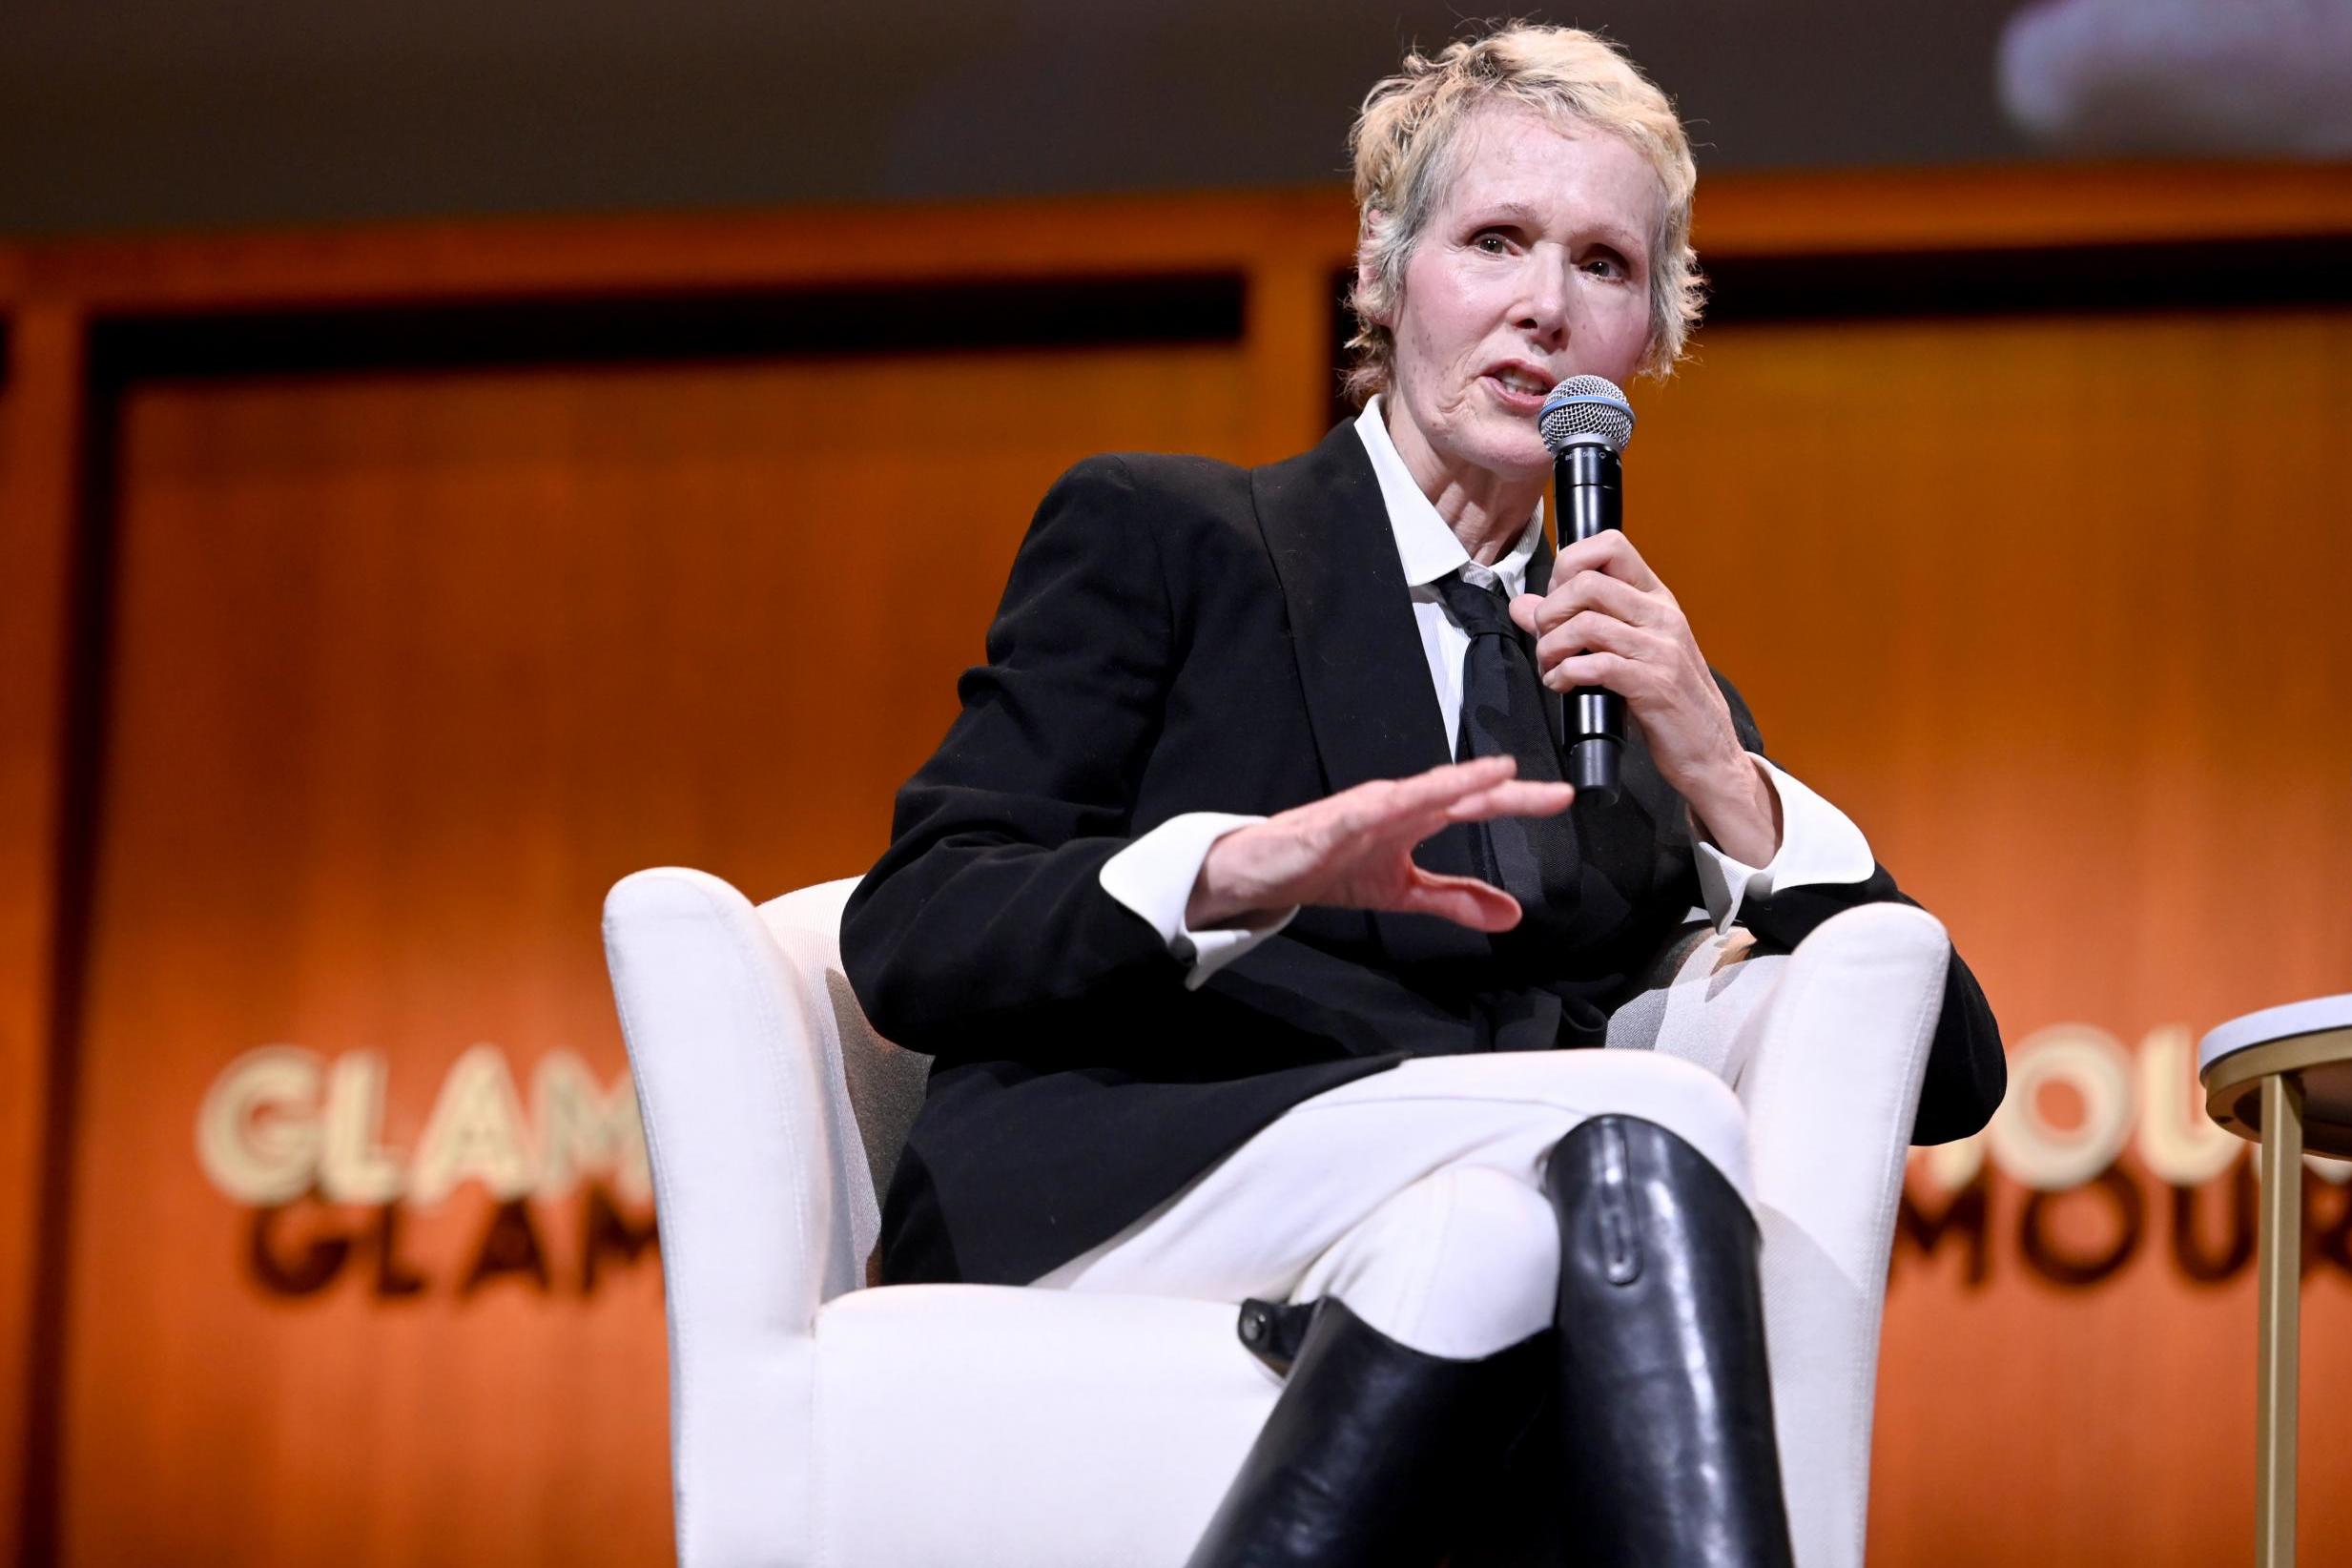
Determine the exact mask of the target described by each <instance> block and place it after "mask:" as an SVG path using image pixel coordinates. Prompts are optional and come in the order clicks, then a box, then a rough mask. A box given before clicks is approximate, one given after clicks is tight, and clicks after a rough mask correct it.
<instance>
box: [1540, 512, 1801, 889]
mask: <svg viewBox="0 0 2352 1568" xmlns="http://www.w3.org/2000/svg"><path fill="white" fill-rule="evenodd" d="M1511 618H1512V620H1514V621H1516V623H1518V626H1519V629H1521V630H1522V631H1525V632H1527V633H1528V634H1529V635H1531V636H1533V637H1534V638H1535V639H1536V672H1537V675H1538V676H1539V677H1540V678H1541V679H1542V681H1543V684H1544V685H1545V686H1547V687H1549V688H1551V689H1552V690H1553V691H1573V690H1575V689H1576V688H1578V687H1579V686H1600V687H1606V688H1607V689H1608V690H1610V691H1615V692H1616V693H1617V694H1618V695H1620V696H1621V697H1623V698H1624V699H1625V706H1626V708H1627V709H1628V710H1629V711H1630V712H1632V714H1633V716H1634V717H1635V718H1636V719H1639V720H1640V724H1641V735H1642V738H1643V739H1644V740H1645V741H1647V742H1648V744H1649V750H1650V756H1651V759H1652V760H1653V761H1654V762H1656V763H1657V765H1658V771H1659V773H1660V774H1661V776H1663V777H1664V779H1665V781H1666V782H1667V783H1668V784H1670V785H1672V786H1673V787H1674V790H1675V793H1676V794H1680V795H1681V797H1682V798H1683V799H1684V800H1686V801H1688V802H1690V806H1691V810H1692V811H1694V812H1696V813H1697V814H1698V815H1699V818H1700V820H1701V821H1702V823H1703V824H1705V825H1706V827H1707V828H1708V829H1709V831H1710V832H1712V833H1713V834H1714V836H1715V839H1716V842H1717V843H1719V844H1721V845H1723V848H1724V849H1725V850H1726V851H1727V852H1729V853H1730V854H1732V855H1733V856H1735V857H1736V858H1739V859H1742V860H1745V861H1747V862H1748V863H1749V864H1751V865H1763V864H1764V863H1765V862H1766V861H1768V860H1770V859H1771V858H1772V855H1773V851H1774V850H1775V849H1776V848H1777V847H1778V844H1779V841H1780V838H1779V829H1778V824H1777V820H1776V812H1775V809H1774V805H1775V797H1774V796H1773V794H1772V793H1771V790H1770V788H1769V786H1767V785H1766V784H1765V783H1764V776H1763V774H1760V773H1759V772H1758V771H1757V770H1756V768H1755V766H1754V764H1753V763H1751V762H1750V761H1749V760H1748V756H1747V753H1746V749H1745V748H1743V746H1742V745H1741V744H1740V733H1739V731H1738V730H1736V729H1734V728H1733V726H1732V722H1731V705H1730V704H1729V703H1727V702H1725V701H1724V700H1723V688H1722V687H1720V686H1717V685H1716V684H1715V675H1714V672H1713V671H1710V670H1709V669H1708V668H1707V661H1706V656H1705V655H1704V654H1702V653H1701V652H1700V651H1699V644H1698V642H1697V640H1696V639H1695V638H1693V637H1692V635H1691V630H1690V622H1689V620H1688V619H1686V618H1685V617H1684V616H1683V614H1682V607H1681V605H1680V604H1679V603H1677V602H1676V600H1675V597H1674V595H1673V593H1672V592H1670V591H1669V590H1668V589H1667V588H1666V585H1665V584H1664V583H1662V582H1661V581H1659V578H1658V573H1656V572H1654V571H1652V570H1651V569H1650V566H1649V563H1648V562H1646V561H1644V560H1642V559H1641V552H1640V550H1637V549H1635V548H1634V547H1633V542H1632V541H1631V540H1629V539H1627V538H1626V537H1625V536H1624V535H1623V534H1622V533H1620V532H1618V531H1617V530H1616V529H1614V528H1612V529H1608V530H1606V531H1604V532H1601V533H1598V534H1595V535H1594V536H1593V537H1592V538H1590V539H1579V540H1577V541H1576V542H1575V543H1573V544H1570V545H1568V546H1566V547H1563V548H1562V549H1561V550H1560V552H1559V559H1558V561H1557V562H1556V563H1555V564H1554V566H1553V568H1552V588H1551V591H1550V592H1548V593H1546V594H1544V595H1543V596H1542V597H1540V598H1538V597H1537V596H1536V595H1535V594H1532V593H1522V594H1520V595H1519V596H1518V597H1517V598H1516V599H1514V600H1513V601H1512V602H1511ZM1743 852H1744V853H1743Z"/></svg>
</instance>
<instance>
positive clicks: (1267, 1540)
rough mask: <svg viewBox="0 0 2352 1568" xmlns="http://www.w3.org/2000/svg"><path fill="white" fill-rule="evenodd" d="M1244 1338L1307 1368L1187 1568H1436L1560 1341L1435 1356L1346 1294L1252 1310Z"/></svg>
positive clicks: (1542, 1339)
mask: <svg viewBox="0 0 2352 1568" xmlns="http://www.w3.org/2000/svg"><path fill="white" fill-rule="evenodd" d="M1300 1326H1303V1328H1304V1332H1303V1334H1300V1333H1299V1332H1298V1329H1299V1327H1300ZM1241 1335H1242V1341H1243V1343H1244V1344H1246V1345H1248V1347H1249V1348H1250V1349H1251V1350H1253V1351H1257V1352H1258V1353H1259V1354H1260V1355H1262V1356H1265V1357H1266V1358H1267V1359H1268V1360H1269V1361H1271V1362H1272V1363H1273V1364H1275V1365H1276V1366H1280V1365H1282V1364H1283V1362H1284V1361H1285V1360H1287V1359H1289V1353H1290V1351H1292V1350H1293V1349H1295V1352H1296V1359H1295V1360H1294V1361H1291V1362H1290V1367H1289V1381H1288V1383H1287V1384H1286V1385H1285V1386H1284V1388H1283V1391H1282V1396H1281V1398H1279V1399H1277V1400H1276V1401H1275V1402H1274V1409H1273V1413H1272V1414H1270V1415H1269V1416H1268V1417H1267V1421H1266V1426H1265V1428H1264V1430H1262V1431H1261V1432H1260V1433H1259V1434H1258V1439H1257V1441H1256V1442H1255V1443H1254V1444H1252V1445H1251V1446H1250V1450H1249V1456H1248V1458H1247V1459H1245V1460H1243V1461H1242V1468H1241V1473H1240V1474H1239V1475H1236V1476H1235V1477H1234V1478H1233V1483H1232V1485H1231V1486H1230V1487H1228V1489H1227V1491H1226V1495H1225V1500H1224V1501H1223V1502H1222V1503H1220V1504H1218V1506H1217V1513H1216V1516H1215V1517H1214V1518H1212V1519H1210V1520H1209V1523H1208V1529H1207V1533H1206V1534H1204V1535H1203V1536H1202V1537H1201V1541H1200V1544H1199V1545H1197V1546H1195V1547H1194V1548H1193V1549H1192V1556H1191V1557H1190V1558H1188V1559H1187V1568H1435V1565H1436V1563H1437V1560H1438V1558H1440V1557H1442V1556H1443V1555H1444V1553H1445V1550H1446V1546H1447V1544H1448V1536H1449V1535H1450V1533H1451V1530H1452V1528H1453V1525H1454V1523H1455V1518H1454V1511H1455V1508H1457V1507H1458V1506H1459V1502H1460V1498H1459V1496H1458V1493H1459V1491H1460V1483H1461V1482H1462V1480H1463V1479H1464V1478H1465V1476H1466V1475H1469V1474H1470V1473H1471V1472H1472V1471H1473V1470H1474V1469H1475V1467H1477V1466H1478V1465H1480V1464H1482V1463H1491V1462H1493V1460H1494V1458H1495V1456H1496V1455H1499V1454H1500V1453H1501V1452H1502V1451H1503V1449H1504V1448H1505V1447H1506V1446H1507V1445H1509V1443H1510V1442H1511V1441H1512V1440H1513V1439H1514V1438H1515V1437H1516V1435H1517V1434H1518V1433H1519V1431H1520V1429H1521V1428H1523V1427H1524V1426H1525V1425H1526V1424H1527V1420H1528V1418H1529V1416H1530V1415H1532V1414H1533V1413H1534V1412H1535V1410H1536V1408H1537V1405H1538V1404H1539V1403H1540V1401H1541V1398H1542V1394H1543V1382H1544V1379H1545V1377H1546V1375H1547V1372H1548V1367H1547V1363H1548V1362H1549V1361H1550V1360H1551V1358H1552V1357H1551V1351H1550V1345H1549V1341H1550V1339H1551V1337H1552V1336H1551V1335H1550V1334H1549V1333H1540V1334H1536V1335H1533V1336H1531V1337H1530V1338H1528V1339H1524V1340H1521V1341H1520V1342H1519V1343H1518V1344H1517V1345H1515V1346H1512V1347H1511V1348H1510V1349H1508V1350H1505V1351H1499V1352H1498V1353H1496V1354H1494V1355H1490V1356H1486V1357H1483V1358H1481V1359H1478V1360H1471V1361H1458V1360H1455V1359H1453V1358H1452V1357H1448V1356H1441V1355H1431V1354H1428V1353H1426V1352H1424V1351H1416V1350H1413V1348H1412V1347H1411V1346H1407V1345H1400V1344H1398V1343H1397V1342H1396V1341H1395V1340H1393V1339H1391V1338H1390V1337H1389V1336H1388V1335H1386V1334H1384V1333H1382V1332H1381V1331H1379V1330H1377V1329H1375V1328H1373V1327H1372V1325H1371V1324H1369V1323H1366V1322H1365V1321H1364V1320H1363V1319H1362V1318H1360V1317H1358V1316H1356V1315H1355V1313H1354V1312H1352V1311H1351V1310H1349V1309H1348V1306H1347V1304H1346V1303H1345V1302H1343V1301H1341V1300H1339V1299H1338V1298H1337V1297H1335V1296H1327V1297H1325V1298H1324V1299H1322V1300H1321V1301H1317V1302H1314V1303H1311V1304H1307V1305H1302V1306H1299V1307H1293V1308H1284V1307H1272V1306H1269V1304H1267V1303H1264V1302H1255V1301H1252V1302H1247V1303H1245V1304H1244V1305H1243V1310H1242V1323H1241ZM1286 1339H1295V1340H1296V1341H1297V1343H1296V1344H1295V1346H1294V1347H1293V1346H1291V1345H1289V1344H1286V1343H1285V1340H1286Z"/></svg>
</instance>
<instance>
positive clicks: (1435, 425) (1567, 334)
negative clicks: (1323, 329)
mask: <svg viewBox="0 0 2352 1568" xmlns="http://www.w3.org/2000/svg"><path fill="white" fill-rule="evenodd" d="M1460 137H1461V139H1460V140H1459V141H1458V142H1457V143H1456V145H1455V148H1454V150H1453V155H1454V157H1455V163H1456V166H1457V172H1456V173H1455V177H1454V178H1453V179H1452V180H1451V181H1450V182H1449V183H1448V185H1447V188H1446V191H1445V194H1444V195H1443V196H1441V197H1440V198H1439V201H1438V206H1437V210H1436V211H1435V212H1434V214H1432V215H1431V217H1430V221H1429V224H1428V226H1427V228H1425V229H1424V230H1423V231H1422V234H1421V237H1420V239H1419V241H1418V243H1416V244H1415V246H1414V247H1413V254H1412V255H1411V256H1410V257H1409V258H1407V259H1406V262H1405V278H1404V287H1403V289H1402V290H1401V291H1400V292H1399V295H1398V298H1397V303H1396V307H1395V308H1396V315H1395V319H1394V320H1392V321H1390V322H1389V323H1387V324H1388V326H1389V328H1390V330H1391V332H1392V333H1393V335H1394V338H1395V341H1396V358H1395V374H1394V376H1393V382H1392V385H1391V388H1390V392H1389V397H1388V400H1387V401H1388V403H1389V404H1390V407H1389V427H1390V431H1391V433H1392V435H1393V436H1394V438H1395V440H1396V442H1397V445H1398V448H1399V450H1400V451H1401V452H1403V453H1404V454H1405V456H1406V458H1407V461H1408V463H1409V464H1413V466H1414V467H1415V468H1416V469H1417V470H1418V469H1423V467H1424V464H1415V463H1413V459H1414V457H1415V456H1416V455H1420V456H1422V457H1423V458H1424V460H1425V461H1427V460H1434V464H1435V469H1436V471H1437V472H1438V473H1459V472H1460V471H1461V470H1462V469H1463V468H1465V467H1469V468H1478V469H1484V470H1487V471H1488V472H1490V473H1493V474H1495V475H1496V476H1498V477H1501V478H1504V479H1508V480H1518V481H1526V480H1530V479H1533V480H1537V481H1538V482H1539V481H1540V479H1541V477H1542V476H1543V475H1545V474H1547V473H1548V472H1550V468H1551V454H1550V453H1549V452H1547V451H1546V450H1545V449H1544V445H1543V440H1542V437H1541V436H1540V435H1539V434H1538V433H1537V428H1536V415H1537V411H1538V410H1539V409H1540V408H1541V407H1542V405H1543V400H1544V397H1545V395H1546V394H1547V393H1549V392H1550V391H1551V390H1552V388H1553V387H1554V386H1556V385H1557V384H1558V382H1560V381H1561V380H1563V379H1564V378H1566V377H1569V376H1576V375H1594V376H1606V377H1607V378H1608V379H1609V380H1611V381H1613V382H1617V383H1618V384H1619V385H1620V386H1621V385H1623V384H1624V383H1625V382H1626V381H1627V379H1628V378H1630V377H1631V376H1632V375H1633V373H1634V370H1635V368H1636V367H1637V366H1638V365H1640V362H1641V356H1642V351H1643V349H1644V348H1645V347H1646V346H1647V345H1648V342H1649V327H1650V296H1649V289H1650V237H1651V236H1652V235H1653V234H1655V233H1656V232H1657V228H1658V222H1659V219H1660V217H1661V210H1662V207H1663V203H1664V200H1665V194H1664V192H1663V191H1662V190H1661V188H1660V185H1659V181H1658V176H1657V175H1656V174H1654V173H1653V172H1652V171H1651V168H1650V165H1649V163H1648V161H1647V160H1646V159H1644V158H1643V157H1642V155H1640V153H1638V152H1636V151H1635V150H1634V147H1633V144H1632V143H1630V142H1628V141H1626V140H1624V139H1623V138H1621V137H1620V136H1616V135H1612V134H1609V133H1607V132H1604V131H1596V130H1591V129H1588V128H1585V127H1582V126H1576V127H1570V128H1566V129H1563V128H1561V127H1560V126H1558V125H1555V124H1553V123H1552V122H1551V121H1550V120H1548V119H1546V118H1544V117H1543V116H1542V115H1540V114H1538V113H1536V112H1535V111H1533V110H1529V109H1523V108H1519V107H1516V106H1499V105H1495V106H1489V107H1487V108H1484V109H1481V110H1479V111H1477V112H1476V113H1475V114H1474V115H1473V116H1472V118H1471V120H1470V121H1469V123H1468V124H1466V125H1464V126H1463V128H1462V130H1461V133H1460ZM1415 447H1418V448H1420V449H1421V450H1420V453H1419V454H1416V453H1415V452H1414V451H1413V448H1415Z"/></svg>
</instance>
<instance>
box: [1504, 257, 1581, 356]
mask: <svg viewBox="0 0 2352 1568" xmlns="http://www.w3.org/2000/svg"><path fill="white" fill-rule="evenodd" d="M1574 299H1575V296H1574V291H1573V290H1571V289H1570V287H1569V279H1568V263H1567V260H1566V258H1559V257H1546V256H1543V255H1541V254H1537V255H1535V256H1531V257H1529V258H1528V266H1527V273H1526V277H1525V280H1524V282H1523V283H1522V285H1521V293H1520V299H1519V308H1518V311H1517V312H1516V315H1517V318H1518V319H1517V320H1516V322H1515V323H1514V324H1516V326H1517V327H1518V328H1519V329H1520V330H1521V331H1523V332H1525V333H1527V334H1528V335H1529V336H1530V337H1532V338H1534V339H1536V340H1537V341H1539V342H1541V343H1543V344H1545V345H1546V346H1547V347H1555V348H1556V347H1558V346H1559V345H1560V344H1562V343H1564V342H1565V341H1566V340H1567V338H1568V327H1569V316H1570V314H1571V312H1572V310H1573V309H1574V302H1573V301H1574Z"/></svg>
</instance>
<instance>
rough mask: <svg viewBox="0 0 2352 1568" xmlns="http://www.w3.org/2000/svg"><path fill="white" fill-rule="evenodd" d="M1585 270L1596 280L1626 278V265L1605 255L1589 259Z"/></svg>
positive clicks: (1586, 261) (1585, 263) (1585, 264)
mask: <svg viewBox="0 0 2352 1568" xmlns="http://www.w3.org/2000/svg"><path fill="white" fill-rule="evenodd" d="M1584 270H1585V271H1586V272H1589V273H1591V274H1592V275H1593V276H1594V277H1596V278H1622V277H1624V276H1625V263H1624V262H1623V261H1621V260H1620V259H1619V258H1616V257H1614V256H1610V255H1607V254H1605V253H1604V254H1602V255H1600V256H1595V257H1589V258H1586V260H1585V262H1584Z"/></svg>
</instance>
